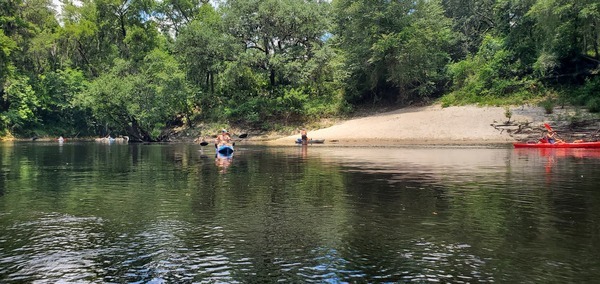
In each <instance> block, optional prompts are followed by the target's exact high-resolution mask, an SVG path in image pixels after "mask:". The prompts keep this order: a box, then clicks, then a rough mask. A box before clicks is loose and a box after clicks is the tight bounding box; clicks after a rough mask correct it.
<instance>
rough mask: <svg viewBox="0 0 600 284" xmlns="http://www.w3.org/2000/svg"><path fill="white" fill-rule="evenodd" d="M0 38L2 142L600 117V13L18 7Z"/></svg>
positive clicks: (566, 4)
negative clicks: (508, 108)
mask: <svg viewBox="0 0 600 284" xmlns="http://www.w3.org/2000/svg"><path fill="white" fill-rule="evenodd" d="M0 28H1V29H0V136H1V135H11V134H12V135H17V136H22V137H30V136H36V135H56V136H57V135H65V136H69V137H73V136H96V135H106V134H111V133H112V134H113V135H116V134H122V135H128V136H130V137H131V138H132V140H136V141H157V140H161V139H165V137H163V136H162V135H161V131H162V130H163V129H164V128H166V127H169V126H171V125H173V124H184V125H187V126H194V125H195V124H198V123H200V122H221V123H228V124H243V125H246V126H248V127H254V128H258V129H269V128H272V127H273V125H274V124H275V125H278V124H283V125H285V124H294V123H303V122H307V121H311V120H316V119H320V118H323V117H328V116H335V115H339V114H342V113H345V112H349V111H351V110H352V109H354V108H356V107H360V106H363V105H372V104H377V105H394V106H402V105H409V104H413V103H419V102H430V101H433V100H439V101H441V102H442V104H443V105H455V104H520V103H524V102H532V101H539V102H542V103H545V104H559V103H560V104H564V103H569V104H574V105H580V106H584V107H587V108H589V110H590V111H595V112H598V111H600V77H599V76H598V74H599V72H600V55H599V49H600V48H599V44H600V4H599V3H598V1H597V0H577V1H575V0H525V1H516V0H484V1H480V0H478V1H475V0H460V1H459V0H417V1H414V0H411V1H404V0H396V1H389V0H333V1H322V0H222V1H206V0H76V1H74V0H55V1H52V0H2V1H1V2H0ZM274 122H276V123H274Z"/></svg>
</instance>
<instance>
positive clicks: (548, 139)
mask: <svg viewBox="0 0 600 284" xmlns="http://www.w3.org/2000/svg"><path fill="white" fill-rule="evenodd" d="M555 136H556V132H554V131H548V132H547V133H546V136H544V138H543V140H545V141H546V143H550V144H554V143H565V141H562V140H561V139H558V138H556V137H555Z"/></svg>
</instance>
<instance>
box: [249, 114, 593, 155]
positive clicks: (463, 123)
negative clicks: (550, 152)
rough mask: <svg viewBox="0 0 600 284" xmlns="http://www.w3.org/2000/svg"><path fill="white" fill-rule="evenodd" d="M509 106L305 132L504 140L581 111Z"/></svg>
mask: <svg viewBox="0 0 600 284" xmlns="http://www.w3.org/2000/svg"><path fill="white" fill-rule="evenodd" d="M508 110H509V111H508V112H507V109H506V108H504V107H479V106H453V107H446V108H442V107H441V106H440V105H431V106H424V107H408V108H403V109H398V110H395V111H390V112H384V113H379V114H374V115H371V116H367V117H361V118H356V119H350V120H346V121H342V122H340V123H337V124H335V125H333V126H331V127H327V128H323V129H308V131H309V133H308V136H309V138H312V139H325V144H328V145H330V144H335V145H349V146H379V145H383V146H386V145H406V144H443V145H453V144H459V145H473V144H498V143H505V144H508V143H512V142H516V141H519V140H521V141H522V140H527V139H532V137H538V136H541V135H542V133H543V124H544V123H551V124H552V125H556V126H558V125H559V124H560V125H563V124H564V123H565V120H566V119H567V118H569V117H574V116H577V115H579V116H581V115H582V114H581V110H577V109H573V108H556V109H555V110H554V111H553V112H552V113H551V114H546V112H545V110H544V109H543V108H541V107H536V106H517V107H510V108H509V109H508ZM585 115H589V114H585ZM299 137H300V136H299V134H297V133H290V134H289V135H288V136H285V137H278V138H275V139H269V140H268V141H265V143H267V144H269V145H290V144H294V141H295V140H296V139H298V138H299ZM263 139H264V137H263ZM259 140H262V139H261V138H259Z"/></svg>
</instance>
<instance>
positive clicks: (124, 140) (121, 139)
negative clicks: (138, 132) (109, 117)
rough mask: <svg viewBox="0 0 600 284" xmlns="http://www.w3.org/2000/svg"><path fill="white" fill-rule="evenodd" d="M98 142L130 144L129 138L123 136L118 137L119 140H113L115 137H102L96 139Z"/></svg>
mask: <svg viewBox="0 0 600 284" xmlns="http://www.w3.org/2000/svg"><path fill="white" fill-rule="evenodd" d="M96 142H100V143H113V142H117V143H127V142H129V136H122V137H117V138H113V137H110V136H109V137H102V138H96Z"/></svg>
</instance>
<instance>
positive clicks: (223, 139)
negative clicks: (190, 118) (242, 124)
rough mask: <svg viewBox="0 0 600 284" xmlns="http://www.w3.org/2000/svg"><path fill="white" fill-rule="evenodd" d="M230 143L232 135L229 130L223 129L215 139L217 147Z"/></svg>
mask: <svg viewBox="0 0 600 284" xmlns="http://www.w3.org/2000/svg"><path fill="white" fill-rule="evenodd" d="M229 143H231V135H229V132H227V130H225V129H222V130H221V134H219V135H218V136H217V139H215V148H218V147H219V146H221V145H228V144H229Z"/></svg>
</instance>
